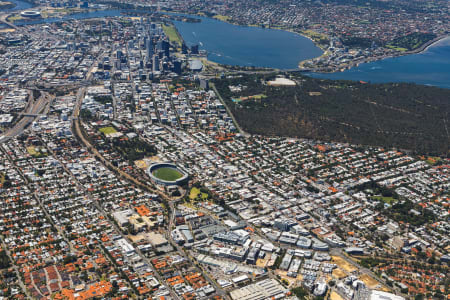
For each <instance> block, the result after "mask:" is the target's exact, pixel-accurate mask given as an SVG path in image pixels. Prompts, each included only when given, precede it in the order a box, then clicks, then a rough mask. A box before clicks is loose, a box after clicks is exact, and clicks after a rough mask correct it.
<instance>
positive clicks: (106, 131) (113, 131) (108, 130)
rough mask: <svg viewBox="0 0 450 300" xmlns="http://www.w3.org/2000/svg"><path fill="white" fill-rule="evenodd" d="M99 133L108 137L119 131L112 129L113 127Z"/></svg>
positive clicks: (102, 129) (105, 128) (103, 129)
mask: <svg viewBox="0 0 450 300" xmlns="http://www.w3.org/2000/svg"><path fill="white" fill-rule="evenodd" d="M99 131H100V132H101V133H103V134H104V135H108V134H112V133H116V132H117V130H116V129H115V128H114V127H111V126H109V127H103V128H100V129H99Z"/></svg>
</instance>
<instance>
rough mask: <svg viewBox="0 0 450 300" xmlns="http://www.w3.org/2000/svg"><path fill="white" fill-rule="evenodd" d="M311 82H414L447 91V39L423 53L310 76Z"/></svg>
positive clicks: (449, 84) (449, 45)
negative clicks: (328, 80)
mask: <svg viewBox="0 0 450 300" xmlns="http://www.w3.org/2000/svg"><path fill="white" fill-rule="evenodd" d="M308 75H310V76H312V77H315V78H327V79H345V80H363V81H367V82H375V83H377V82H378V83H380V82H414V83H418V84H426V85H433V86H439V87H443V88H450V37H448V38H445V39H443V40H440V41H439V42H437V43H435V44H434V45H432V46H431V47H429V48H428V49H427V50H426V51H425V52H422V53H418V54H412V55H406V56H400V57H393V58H386V59H383V60H379V61H374V62H370V63H365V64H361V65H359V66H358V67H355V68H351V69H350V70H346V71H344V72H339V73H330V74H324V73H310V74H308Z"/></svg>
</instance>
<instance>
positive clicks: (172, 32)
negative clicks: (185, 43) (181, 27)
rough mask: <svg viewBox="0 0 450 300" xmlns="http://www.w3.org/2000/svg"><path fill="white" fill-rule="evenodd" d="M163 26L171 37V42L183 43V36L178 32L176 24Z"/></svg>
mask: <svg viewBox="0 0 450 300" xmlns="http://www.w3.org/2000/svg"><path fill="white" fill-rule="evenodd" d="M162 28H163V30H164V33H165V34H166V35H167V36H168V37H169V40H170V41H171V42H174V43H177V44H178V45H181V42H182V41H181V38H180V36H179V34H178V32H177V29H176V28H175V26H172V25H170V26H168V25H164V24H163V25H162Z"/></svg>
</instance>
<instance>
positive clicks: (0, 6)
mask: <svg viewBox="0 0 450 300" xmlns="http://www.w3.org/2000/svg"><path fill="white" fill-rule="evenodd" d="M14 7H16V4H15V3H13V2H9V1H0V10H2V9H12V8H14Z"/></svg>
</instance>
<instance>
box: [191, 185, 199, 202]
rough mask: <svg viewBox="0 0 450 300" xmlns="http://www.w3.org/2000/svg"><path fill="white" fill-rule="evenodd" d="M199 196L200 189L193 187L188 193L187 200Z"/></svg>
mask: <svg viewBox="0 0 450 300" xmlns="http://www.w3.org/2000/svg"><path fill="white" fill-rule="evenodd" d="M198 194H200V189H198V188H196V187H193V188H192V189H191V191H190V192H189V199H191V200H194V199H195V198H197V196H198Z"/></svg>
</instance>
